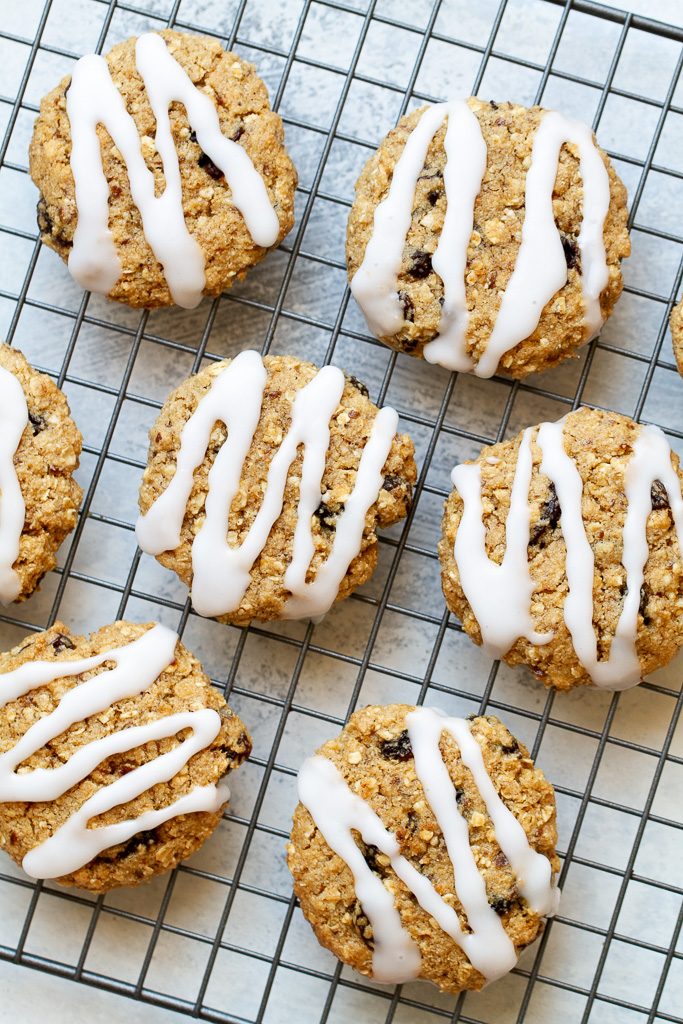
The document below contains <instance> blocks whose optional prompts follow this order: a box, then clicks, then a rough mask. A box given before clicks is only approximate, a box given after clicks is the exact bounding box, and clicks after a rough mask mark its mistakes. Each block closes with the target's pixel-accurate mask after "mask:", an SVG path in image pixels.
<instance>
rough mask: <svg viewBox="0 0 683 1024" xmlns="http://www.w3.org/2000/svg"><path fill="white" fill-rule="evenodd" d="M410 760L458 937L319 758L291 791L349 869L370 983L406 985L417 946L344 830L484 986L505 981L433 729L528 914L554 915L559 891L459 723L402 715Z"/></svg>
mask: <svg viewBox="0 0 683 1024" xmlns="http://www.w3.org/2000/svg"><path fill="white" fill-rule="evenodd" d="M406 726H407V729H408V733H409V736H410V741H411V745H412V748H413V754H414V758H415V772H416V774H417V777H418V779H419V781H420V783H421V784H422V786H423V789H424V792H425V797H426V798H427V801H428V802H429V805H430V807H431V809H432V811H433V813H434V816H435V818H436V820H437V822H438V824H439V827H440V829H441V831H442V833H443V836H444V841H445V843H446V848H447V850H448V855H449V857H450V860H451V863H452V864H453V873H454V883H455V889H456V893H457V896H458V899H459V901H460V903H461V905H462V907H463V910H464V912H465V914H466V915H467V921H468V924H469V927H470V929H471V931H470V932H465V931H464V930H463V928H462V926H461V924H460V921H459V919H458V915H457V913H456V912H455V910H454V909H453V907H451V906H449V904H448V903H446V901H445V900H444V899H443V898H442V897H441V896H440V895H439V893H438V892H437V891H436V889H435V888H434V886H433V885H432V883H431V882H430V881H429V879H428V878H426V877H425V876H424V875H422V874H420V872H419V871H418V870H417V869H416V868H415V867H413V865H412V864H411V863H410V862H409V861H408V860H407V859H406V858H405V857H404V856H403V855H402V854H401V851H400V846H399V844H398V842H397V840H396V837H395V836H394V835H393V833H391V832H389V831H388V830H387V829H386V828H385V827H384V825H383V824H382V821H381V820H380V818H379V817H378V815H377V814H376V813H375V812H374V811H373V810H372V808H371V807H370V806H369V804H367V803H366V802H365V801H364V800H363V799H362V798H361V797H359V796H358V795H357V794H355V793H353V792H352V790H351V789H350V788H349V787H348V785H347V784H346V782H345V781H344V779H343V777H342V775H341V774H340V772H339V771H338V770H337V768H336V767H335V766H334V765H333V764H332V762H331V761H329V760H327V758H325V757H321V756H320V755H318V756H315V757H312V758H309V759H308V760H307V761H305V762H304V764H303V766H302V768H301V770H300V772H299V779H298V793H299V799H300V801H301V803H302V804H303V805H304V807H306V808H307V809H308V811H309V813H310V814H311V817H312V818H313V820H314V821H315V824H316V826H317V827H318V829H319V830H320V832H321V833H322V835H323V837H324V839H325V841H326V843H327V844H328V846H330V848H331V849H332V850H334V852H335V853H336V854H338V856H339V857H341V858H342V860H343V861H344V862H345V863H346V864H347V865H348V867H349V869H350V870H351V872H352V874H353V877H354V882H355V886H356V895H357V897H358V899H359V901H360V903H361V906H362V907H363V911H364V913H365V914H366V916H367V918H368V920H369V921H370V924H371V925H372V930H373V937H374V951H373V960H372V972H373V977H374V978H375V979H376V980H377V981H382V982H388V983H394V984H399V983H402V982H405V981H410V980H412V979H413V978H416V977H417V976H418V974H419V971H420V963H421V958H420V953H419V949H418V947H417V944H416V943H415V942H414V940H413V939H412V937H411V935H410V934H409V932H408V931H407V929H405V928H404V927H403V924H402V922H401V918H400V915H399V913H398V911H397V910H396V908H395V906H394V898H393V895H392V893H391V891H390V890H389V889H388V888H387V887H386V886H385V885H384V883H383V882H382V880H381V879H380V878H378V877H377V876H376V875H375V874H373V872H372V871H371V870H370V868H369V867H368V865H367V864H366V862H365V859H364V858H363V855H362V853H361V851H360V850H359V848H358V846H357V845H356V842H355V840H354V838H353V835H352V832H351V830H352V829H354V830H356V831H358V832H359V833H360V835H361V836H362V838H363V841H364V842H366V843H369V844H371V845H373V846H376V847H377V848H378V849H379V850H380V851H381V852H382V853H384V854H385V855H386V856H387V857H389V860H390V862H391V867H392V868H393V870H394V872H395V873H396V875H397V876H398V878H400V879H401V881H402V882H403V883H404V884H405V885H406V886H407V888H408V889H409V890H410V891H411V892H412V893H413V895H414V896H415V898H416V900H417V902H418V903H419V904H420V906H421V907H422V908H423V910H424V911H425V912H426V913H428V914H429V915H430V916H431V917H433V918H434V920H435V921H436V922H437V924H438V925H439V927H440V928H441V929H442V930H443V931H444V932H446V934H448V935H450V936H451V938H452V939H453V940H454V941H455V942H457V944H458V945H459V946H460V948H461V949H462V950H463V952H464V953H465V955H466V956H467V957H468V959H469V960H470V962H471V963H472V965H473V966H474V967H475V968H476V969H477V970H478V971H480V972H481V973H482V974H483V975H484V977H485V978H486V980H487V981H492V980H494V979H496V978H499V977H501V976H502V975H503V974H506V973H507V972H508V971H509V970H511V968H512V967H514V965H515V963H516V960H517V956H516V953H515V948H514V945H513V944H512V942H511V940H510V939H509V937H508V935H507V933H506V931H505V928H504V927H503V925H502V923H501V920H500V918H499V917H498V915H497V914H496V913H495V911H494V910H493V909H492V908H491V907H490V906H489V903H488V900H487V896H486V886H485V884H484V880H483V878H482V876H481V875H480V873H479V870H478V868H477V865H476V861H475V858H474V854H473V852H472V849H471V847H470V844H469V832H468V826H467V822H466V821H465V819H464V818H463V817H462V815H461V814H460V811H459V809H458V805H457V802H456V798H455V790H454V787H453V783H452V782H451V779H450V776H449V774H448V770H447V768H446V766H445V764H444V762H443V760H442V757H441V753H440V750H439V740H440V737H441V734H442V732H448V733H449V734H450V735H451V736H452V737H453V739H454V740H455V742H456V743H457V744H458V747H459V749H460V756H461V758H462V761H463V763H464V764H465V765H466V766H467V767H468V768H469V770H470V771H471V773H472V777H473V780H474V782H475V784H476V786H477V788H478V789H479V792H480V794H481V796H482V799H483V800H484V803H485V804H486V808H487V810H488V813H489V815H490V817H491V820H492V822H493V825H494V828H495V831H496V838H497V840H498V843H499V845H500V848H501V850H502V851H503V852H504V853H505V855H506V857H507V858H508V860H509V861H510V865H511V867H512V870H513V871H514V872H515V874H516V880H517V888H518V889H519V892H520V893H521V894H522V895H523V896H524V898H525V899H526V900H527V902H528V903H529V906H530V907H531V909H532V910H533V911H534V912H535V913H537V914H539V915H542V916H552V915H553V914H554V913H555V912H556V910H557V904H558V900H559V892H558V890H557V887H556V886H555V884H554V882H553V879H552V871H551V865H550V862H549V860H548V859H547V858H546V857H544V856H543V855H542V854H539V853H537V852H536V851H535V850H534V849H532V848H531V846H530V845H529V843H528V841H527V838H526V835H525V833H524V830H523V828H522V827H521V825H520V824H519V822H518V821H517V820H516V819H515V817H514V815H513V814H512V813H511V812H510V811H509V810H508V809H507V807H506V806H505V804H504V803H503V802H502V800H501V799H500V797H499V796H498V793H497V792H496V789H495V787H494V785H493V783H492V781H491V779H490V777H489V775H488V772H487V770H486V766H485V764H484V760H483V757H482V754H481V749H480V747H479V744H478V743H477V741H476V740H475V739H474V737H473V736H472V734H471V732H470V728H469V725H468V723H467V722H466V721H465V720H464V719H461V718H450V717H446V716H445V715H443V714H442V713H441V712H438V711H435V710H433V709H431V708H416V709H415V710H414V711H412V712H410V713H409V714H408V715H407V716H406Z"/></svg>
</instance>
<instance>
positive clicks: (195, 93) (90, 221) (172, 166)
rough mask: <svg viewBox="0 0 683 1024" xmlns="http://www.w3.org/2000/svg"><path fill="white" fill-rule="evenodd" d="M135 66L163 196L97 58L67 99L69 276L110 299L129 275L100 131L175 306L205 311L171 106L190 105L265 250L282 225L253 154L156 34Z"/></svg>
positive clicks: (82, 64) (77, 75)
mask: <svg viewBox="0 0 683 1024" xmlns="http://www.w3.org/2000/svg"><path fill="white" fill-rule="evenodd" d="M135 58H136V64H137V70H138V72H139V74H140V76H141V77H142V79H143V82H144V84H145V88H146V90H147V97H148V99H149V103H150V106H151V108H152V111H153V113H154V117H155V120H156V135H155V138H154V144H155V147H156V150H157V152H158V153H159V155H160V157H161V160H162V164H163V171H164V179H165V188H164V191H163V192H162V193H161V195H159V196H155V188H154V175H153V174H152V172H151V171H150V170H149V168H148V167H147V164H146V163H145V160H144V157H143V155H142V151H141V147H140V137H139V135H138V130H137V128H136V126H135V122H134V120H133V118H132V117H131V115H130V114H129V113H128V111H127V110H126V107H125V104H124V101H123V98H122V96H121V94H120V93H119V91H118V89H117V88H116V86H115V85H114V82H113V81H112V78H111V75H110V73H109V68H108V66H107V62H106V60H105V59H104V57H100V56H98V55H96V54H88V55H87V56H85V57H81V59H80V60H79V61H77V63H76V65H75V67H74V69H73V72H72V77H71V86H70V88H69V91H68V93H67V97H66V106H67V113H68V116H69V123H70V128H71V170H72V172H73V176H74V185H75V192H76V206H77V210H78V222H77V226H76V232H75V234H74V240H73V248H72V250H71V253H70V255H69V270H70V271H71V274H72V275H73V277H74V278H75V279H76V281H78V283H79V284H80V285H82V287H84V288H88V289H90V290H92V291H96V292H102V293H104V294H106V293H107V292H109V291H111V289H112V288H113V287H114V285H115V284H116V282H117V281H118V279H119V277H120V275H121V264H120V261H119V258H118V255H117V252H116V246H115V244H114V239H113V236H112V233H111V231H110V230H109V226H108V225H109V208H108V199H109V187H108V185H107V180H106V178H105V175H104V170H103V167H102V156H101V152H100V142H99V139H98V137H97V132H96V128H97V125H98V124H102V125H104V127H105V128H106V129H107V131H108V133H109V135H111V138H112V140H113V142H114V145H115V146H116V147H117V149H118V150H119V152H120V154H121V157H122V158H123V160H124V162H125V164H126V168H127V171H128V176H129V181H130V190H131V195H132V198H133V202H134V203H135V205H136V206H137V208H138V210H139V211H140V217H141V219H142V226H143V230H144V233H145V238H146V239H147V241H148V243H149V246H150V248H151V249H152V251H153V253H154V255H155V256H156V258H157V259H158V260H159V262H160V263H161V265H162V266H163V268H164V274H165V275H166V280H167V282H168V287H169V290H170V292H171V295H172V297H173V300H174V301H175V302H176V303H177V304H178V305H179V306H184V307H186V308H188V309H192V308H193V307H194V306H196V305H197V304H198V303H199V302H200V300H201V297H202V291H203V288H204V284H205V276H204V255H203V253H202V250H201V248H200V247H199V245H198V243H197V242H196V240H195V239H194V238H193V237H192V235H191V234H190V233H189V231H188V229H187V226H186V224H185V218H184V212H183V201H182V200H183V197H182V185H181V178H180V167H179V163H178V154H177V152H176V149H175V143H174V141H173V136H172V134H171V127H170V121H169V114H168V109H169V105H170V104H171V103H173V102H179V103H182V104H183V105H184V107H185V110H186V112H187V118H188V121H189V122H190V125H191V126H192V128H193V129H194V131H195V133H196V135H197V141H198V143H199V145H200V146H201V148H202V150H203V151H204V152H205V153H206V154H207V155H208V156H209V157H210V159H211V160H212V161H213V162H214V164H215V165H216V166H217V167H218V168H220V170H221V171H222V172H223V174H224V175H225V178H226V181H227V182H228V183H229V185H230V189H231V192H232V198H231V202H232V203H234V205H235V206H236V207H237V209H238V210H239V211H240V213H241V214H242V216H243V217H244V220H245V223H246V225H247V228H248V230H249V233H250V234H251V236H252V238H253V240H254V242H255V243H256V244H257V245H262V246H265V247H268V246H271V245H274V243H275V242H276V241H277V236H278V232H279V224H278V219H277V215H276V213H275V211H274V209H273V207H272V205H271V202H270V199H269V198H268V192H267V190H266V186H265V184H264V182H263V179H262V178H261V176H260V174H259V173H258V172H257V170H256V168H255V167H254V165H253V163H252V162H251V159H250V158H249V156H248V154H247V153H246V151H245V150H244V149H243V148H242V147H241V146H239V145H238V144H237V143H236V142H233V141H232V140H230V139H227V138H225V136H224V135H223V134H222V133H221V130H220V124H219V121H218V115H217V112H216V108H215V106H214V104H213V103H212V101H211V100H210V99H209V97H208V95H206V94H205V93H203V92H201V91H200V90H199V89H198V88H196V86H195V85H194V84H193V83H192V81H191V79H190V78H189V76H188V75H187V74H186V72H185V71H184V70H183V68H182V67H181V66H180V64H178V62H177V61H176V60H175V58H174V57H173V56H172V54H171V53H170V51H169V50H168V48H167V46H166V44H165V42H164V40H163V39H162V37H161V36H160V35H158V34H157V33H155V32H148V33H146V34H145V35H141V36H140V37H139V38H138V39H137V42H136V44H135Z"/></svg>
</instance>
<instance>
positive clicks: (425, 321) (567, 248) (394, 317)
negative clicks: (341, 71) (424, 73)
mask: <svg viewBox="0 0 683 1024" xmlns="http://www.w3.org/2000/svg"><path fill="white" fill-rule="evenodd" d="M629 252H630V242H629V237H628V231H627V209H626V189H625V188H624V186H623V184H622V183H621V181H620V180H619V178H618V177H617V175H616V174H615V172H614V170H613V168H612V166H611V164H610V162H609V160H608V159H607V156H606V155H605V154H604V153H603V151H602V150H601V149H599V148H598V146H597V144H596V142H595V139H594V136H593V133H592V132H591V131H590V129H589V128H588V127H587V126H586V125H583V124H581V123H580V122H578V121H573V120H571V119H569V118H567V117H564V115H562V114H560V113H557V112H556V111H546V110H543V109H541V108H540V107H531V108H525V107H518V106H515V105H514V104H512V103H493V102H491V103H486V102H483V101H481V100H477V99H469V100H467V101H464V100H460V101H453V102H451V103H441V104H437V105H434V106H428V107H422V108H420V109H419V110H415V111H412V112H411V113H410V114H406V115H405V116H404V117H403V118H401V120H400V121H399V123H398V125H397V127H396V128H394V129H393V130H392V131H390V132H389V134H388V135H387V136H386V138H385V139H384V141H383V142H382V143H381V145H380V147H379V149H378V150H377V152H376V153H375V154H374V156H372V157H371V158H370V160H369V161H368V163H367V164H366V166H365V169H364V170H363V172H362V173H361V175H360V178H359V179H358V182H357V184H356V198H355V201H354V204H353V207H352V210H351V214H350V216H349V222H348V231H347V245H346V255H347V262H348V270H349V280H350V281H351V291H352V292H353V294H354V295H355V297H356V299H357V301H358V303H359V304H360V306H361V308H362V310H363V313H364V314H365V318H366V320H367V322H368V326H369V327H370V330H371V331H372V332H373V333H374V334H375V335H376V336H377V337H378V338H380V340H381V341H383V342H385V344H387V345H390V346H391V347H392V348H395V349H397V350H398V351H400V352H408V353H410V354H411V355H415V356H422V357H424V358H425V359H426V360H427V361H428V362H431V363H438V364H439V365H441V366H445V367H447V368H448V369H451V370H459V371H463V372H472V373H475V374H477V375H478V376H480V377H491V376H492V375H493V374H494V373H495V372H496V371H497V370H498V371H503V372H505V373H508V374H510V375H511V376H513V377H525V376H527V374H529V373H533V372H535V371H537V370H545V369H548V368H549V367H551V366H554V365H555V364H556V363H559V362H560V361H561V360H563V359H565V358H567V356H569V355H572V354H573V353H575V351H576V350H577V349H578V348H579V346H580V345H582V344H583V343H584V342H586V341H588V340H589V339H590V338H592V337H594V336H595V335H596V334H597V333H598V331H599V330H600V328H601V326H602V324H603V322H604V321H605V320H606V319H607V317H608V316H609V315H610V313H611V312H612V308H613V306H614V304H615V302H616V300H617V298H618V297H619V294H620V292H621V288H622V278H621V270H620V262H621V260H622V259H623V258H624V257H625V256H628V255H629Z"/></svg>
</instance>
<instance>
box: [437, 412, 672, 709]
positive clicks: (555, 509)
mask: <svg viewBox="0 0 683 1024" xmlns="http://www.w3.org/2000/svg"><path fill="white" fill-rule="evenodd" d="M681 479H683V475H682V474H681V470H680V465H679V459H678V456H677V455H676V454H675V453H673V452H672V451H671V448H670V447H669V443H668V441H667V439H666V437H665V435H664V434H663V433H662V431H661V430H660V429H659V428H658V427H655V426H640V425H639V424H637V423H634V422H633V420H630V419H628V418H627V417H626V416H620V415H618V414H617V413H612V412H602V411H600V410H596V409H579V410H578V411H577V412H572V413H570V414H569V415H568V416H566V417H565V418H564V419H563V420H560V421H559V422H558V423H542V424H541V425H540V426H538V427H529V428H527V429H526V430H524V431H523V432H522V433H521V434H519V435H518V436H517V437H516V438H514V439H513V440H510V441H504V442H501V443H500V444H495V445H492V446H491V447H489V448H485V449H484V450H483V451H482V453H481V454H480V455H479V457H478V458H477V460H476V461H475V462H473V463H466V464H464V465H461V466H457V467H456V468H455V469H454V471H453V484H454V486H455V490H454V491H453V493H452V494H451V496H450V497H449V499H448V501H447V502H446V508H445V513H444V519H443V536H442V539H441V541H440V545H439V553H440V556H441V569H442V583H443V589H444V594H445V596H446V601H447V603H448V606H449V608H450V609H451V611H452V612H454V614H455V615H457V616H458V618H459V619H460V620H461V621H462V623H463V625H464V627H465V630H466V631H467V633H469V635H470V636H471V637H472V639H473V640H475V641H476V643H483V644H484V646H485V648H486V649H487V650H488V651H489V652H490V654H491V655H492V656H494V657H497V658H504V659H505V661H507V662H508V664H510V665H517V664H520V663H523V664H526V665H528V666H529V667H530V668H531V669H532V671H533V672H534V673H535V674H536V675H537V676H538V677H539V678H540V679H542V680H543V682H544V683H545V684H546V685H548V686H551V685H552V686H555V687H557V688H558V689H561V690H567V689H569V688H570V687H573V686H579V685H584V684H587V683H593V684H595V685H596V686H601V687H605V688H606V689H612V690H622V689H626V688H627V687H629V686H634V685H635V684H636V683H638V682H640V680H641V678H642V677H643V676H644V675H646V674H647V673H649V672H653V671H654V670H655V669H657V668H659V667H661V666H662V665H665V664H666V663H667V662H668V661H670V660H671V658H673V657H674V655H675V654H676V652H677V651H678V650H679V648H680V647H681V646H683V614H682V611H683V562H682V553H683V499H682V498H681Z"/></svg>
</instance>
